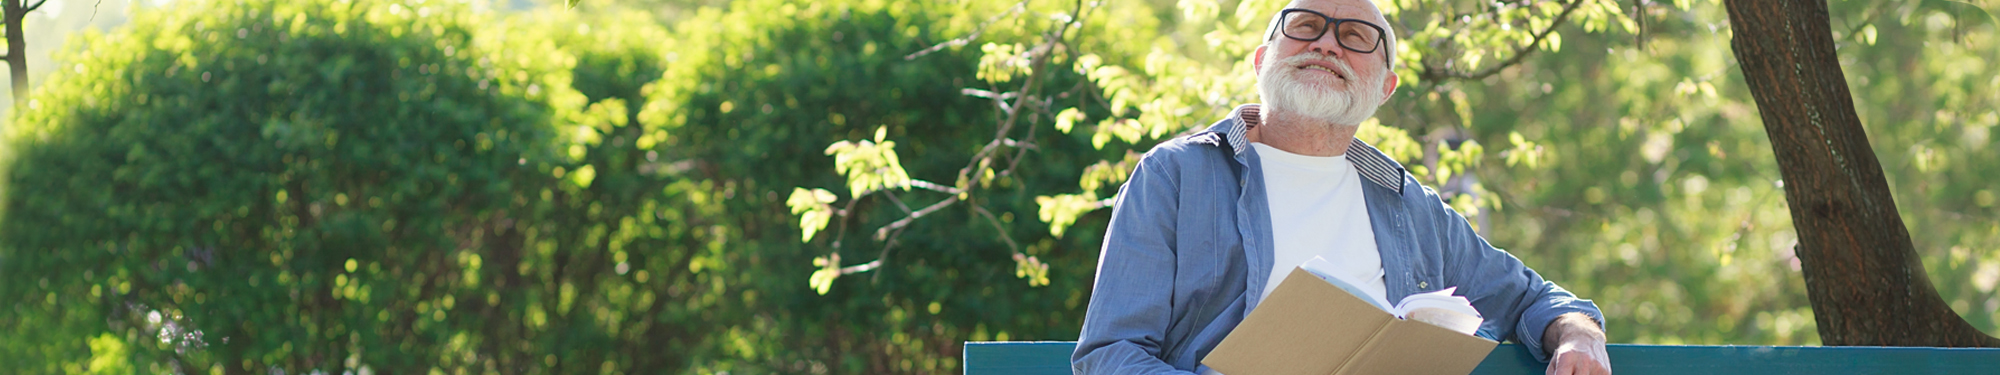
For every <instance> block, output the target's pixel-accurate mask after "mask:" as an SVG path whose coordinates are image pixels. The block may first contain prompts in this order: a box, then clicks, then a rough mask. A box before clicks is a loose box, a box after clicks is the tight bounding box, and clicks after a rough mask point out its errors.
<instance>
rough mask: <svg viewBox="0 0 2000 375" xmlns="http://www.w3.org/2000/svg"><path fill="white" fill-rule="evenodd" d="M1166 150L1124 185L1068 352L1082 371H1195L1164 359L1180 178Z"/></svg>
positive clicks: (1142, 165)
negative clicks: (1078, 329) (1087, 302)
mask: <svg viewBox="0 0 2000 375" xmlns="http://www.w3.org/2000/svg"><path fill="white" fill-rule="evenodd" d="M1167 157H1168V155H1167V154H1166V153H1160V152H1157V150H1156V152H1152V153H1148V155H1147V156H1146V157H1145V158H1142V159H1140V161H1139V166H1138V167H1137V168H1134V170H1133V171H1132V177H1131V179H1130V180H1128V181H1126V182H1125V185H1124V186H1122V187H1120V188H1119V192H1118V198H1117V200H1116V201H1115V203H1114V204H1113V206H1112V207H1113V208H1112V211H1111V223H1110V226H1109V227H1108V228H1107V229H1106V230H1105V236H1104V237H1105V238H1104V248H1103V251H1102V252H1101V253H1100V255H1099V258H1098V261H1097V281H1096V284H1095V285H1094V286H1093V288H1092V291H1091V293H1090V305H1089V306H1088V308H1087V309H1086V310H1085V312H1084V314H1085V315H1084V319H1083V332H1082V335H1081V337H1079V338H1078V342H1077V347H1076V352H1075V353H1073V354H1071V357H1070V365H1071V369H1072V370H1074V371H1075V372H1076V373H1077V374H1134V373H1145V374H1158V373H1175V374H1192V373H1189V372H1186V371H1182V370H1179V369H1175V368H1174V367H1172V366H1170V365H1168V364H1167V363H1166V362H1165V361H1162V360H1161V358H1162V352H1163V351H1164V350H1167V349H1166V348H1165V346H1167V343H1166V335H1167V330H1168V329H1169V325H1170V324H1171V322H1172V321H1173V317H1172V315H1173V311H1172V309H1173V307H1174V300H1173V293H1174V290H1173V288H1172V285H1174V280H1173V277H1174V272H1175V257H1176V250H1175V249H1174V245H1173V244H1174V241H1175V225H1176V224H1175V217H1176V216H1177V212H1178V210H1179V205H1178V203H1179V202H1178V199H1177V198H1176V197H1177V196H1179V194H1178V192H1177V190H1178V189H1179V181H1178V180H1179V177H1180V176H1179V175H1178V173H1177V171H1176V170H1175V169H1174V168H1171V167H1170V166H1171V165H1172V163H1171V162H1169V161H1165V160H1162V159H1166V158H1167ZM1163 167H1166V168H1163Z"/></svg>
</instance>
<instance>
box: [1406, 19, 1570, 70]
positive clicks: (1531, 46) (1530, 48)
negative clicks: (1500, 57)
mask: <svg viewBox="0 0 2000 375" xmlns="http://www.w3.org/2000/svg"><path fill="white" fill-rule="evenodd" d="M1584 1H1586V0H1570V2H1569V4H1565V5H1563V11H1562V13H1558V14H1556V19H1555V20H1554V21H1551V22H1549V27H1548V28H1544V29H1542V31H1539V32H1536V33H1535V40H1534V41H1531V42H1528V44H1523V45H1520V46H1516V47H1514V56H1513V57H1509V58H1507V60H1506V61H1501V62H1500V63H1499V64H1496V65H1493V66H1488V67H1486V69H1484V70H1480V71H1477V72H1472V73H1465V72H1457V71H1452V70H1451V68H1445V67H1438V66H1434V65H1429V64H1425V65H1424V66H1423V67H1424V68H1423V70H1419V71H1417V78H1418V79H1419V80H1422V81H1439V80H1444V79H1465V80H1479V79H1485V78H1486V77H1491V76H1493V75H1494V74H1499V73H1500V71H1501V70H1503V69H1507V68H1508V67H1512V66H1514V65H1518V64H1520V63H1521V60H1522V59H1525V58H1527V57H1528V55H1530V54H1533V53H1534V52H1535V46H1538V45H1541V44H1542V41H1544V40H1546V39H1548V37H1549V34H1550V33H1554V32H1555V31H1556V28H1557V27H1562V25H1563V22H1565V21H1567V20H1569V15H1570V13H1574V12H1576V8H1577V7H1578V6H1581V5H1583V2H1584Z"/></svg>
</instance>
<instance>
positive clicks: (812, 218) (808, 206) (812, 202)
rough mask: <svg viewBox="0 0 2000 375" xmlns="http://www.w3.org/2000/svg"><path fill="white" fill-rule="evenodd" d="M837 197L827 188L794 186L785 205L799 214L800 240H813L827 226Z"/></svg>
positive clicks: (794, 213) (793, 212) (795, 213)
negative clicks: (809, 188)
mask: <svg viewBox="0 0 2000 375" xmlns="http://www.w3.org/2000/svg"><path fill="white" fill-rule="evenodd" d="M835 198H836V197H834V195H833V192H830V191H826V189H812V190H806V189H805V188H792V196H791V198H788V199H786V200H785V205H787V206H791V207H792V214H793V215H799V230H800V231H802V233H801V234H800V235H799V241H800V242H812V239H813V235H814V234H817V233H819V231H820V230H821V229H825V228H826V223H827V221H828V220H831V219H833V214H834V210H833V206H831V205H829V204H830V203H833V201H834V199H835ZM822 293H824V292H822Z"/></svg>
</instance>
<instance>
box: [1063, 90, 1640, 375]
mask: <svg viewBox="0 0 2000 375" xmlns="http://www.w3.org/2000/svg"><path fill="white" fill-rule="evenodd" d="M1256 109H1257V107H1256V106H1255V105H1245V106H1241V107H1237V109H1236V110H1235V111H1233V112H1232V113H1231V114H1230V116H1229V118H1226V119H1223V120H1222V121H1220V122H1217V123H1216V124H1215V125H1213V126H1210V127H1209V128H1208V129H1207V130H1206V131H1204V132H1201V133H1197V134H1195V135H1192V136H1187V137H1182V138H1177V139H1174V140H1171V141H1168V142H1166V143H1163V144H1161V145H1159V146H1157V147H1154V148H1153V150H1152V151H1149V152H1147V153H1146V156H1145V157H1144V158H1141V159H1140V160H1139V166H1138V167H1137V168H1134V169H1133V171H1132V177H1131V179H1129V180H1127V181H1126V182H1125V185H1124V186H1123V187H1121V188H1120V189H1119V192H1118V198H1117V200H1116V203H1115V204H1114V205H1113V209H1112V213H1111V223H1110V227H1109V228H1108V229H1107V230H1106V233H1105V239H1104V249H1103V252H1102V253H1101V254H1100V258H1099V259H1098V264H1097V282H1096V285H1095V286H1094V287H1093V290H1092V291H1091V295H1090V305H1089V307H1088V310H1087V311H1086V312H1085V315H1084V319H1083V334H1082V337H1080V338H1079V339H1078V343H1077V348H1076V352H1075V353H1074V354H1072V356H1071V357H1070V361H1071V366H1072V368H1073V369H1074V370H1075V371H1076V373H1078V374H1134V373H1146V374H1154V373H1186V372H1196V371H1200V370H1202V369H1203V367H1202V366H1201V365H1200V362H1201V358H1202V357H1204V356H1207V355H1208V353H1209V351H1210V350H1213V349H1215V345H1216V344H1217V343H1220V342H1221V341H1222V338H1223V337H1224V336H1227V335H1229V331H1230V330H1233V329H1235V328H1236V325H1237V324H1238V323H1241V322H1242V321H1243V317H1244V316H1246V315H1248V314H1249V312H1250V311H1251V310H1253V309H1256V308H1257V306H1256V301H1254V298H1252V296H1257V295H1261V294H1262V293H1263V290H1264V288H1267V287H1271V286H1269V285H1264V284H1265V283H1266V282H1267V279H1266V278H1267V277H1268V276H1269V275H1270V274H1271V267H1293V266H1296V265H1274V264H1271V262H1272V260H1271V259H1272V257H1273V256H1274V255H1273V252H1272V248H1271V246H1272V235H1271V225H1270V222H1271V217H1270V205H1269V203H1267V202H1266V197H1265V193H1264V192H1265V190H1264V186H1263V182H1264V177H1263V172H1262V170H1261V168H1260V167H1259V165H1260V163H1258V162H1257V160H1258V159H1257V153H1256V152H1255V151H1254V149H1253V148H1252V147H1250V145H1249V142H1248V140H1247V139H1246V138H1245V134H1246V133H1247V130H1248V127H1247V126H1245V122H1246V121H1248V122H1250V123H1251V124H1254V123H1255V121H1256V119H1257V117H1256V114H1257V111H1256ZM1347 155H1348V160H1349V161H1351V162H1353V163H1354V166H1355V169H1356V170H1357V171H1358V173H1361V175H1362V177H1363V179H1364V180H1366V181H1369V183H1363V184H1362V186H1363V188H1362V195H1363V196H1364V197H1365V199H1366V200H1367V206H1368V219H1369V222H1370V223H1371V225H1372V227H1373V228H1372V230H1373V231H1374V232H1375V243H1376V247H1377V249H1378V251H1380V252H1381V256H1382V270H1383V271H1384V275H1385V276H1384V280H1383V281H1384V284H1386V286H1387V289H1388V296H1387V297H1389V300H1390V301H1397V300H1401V299H1402V298H1403V297H1404V296H1408V295H1410V294H1414V293H1422V292H1429V291H1435V290H1438V289H1443V288H1446V287H1452V286H1457V287H1458V293H1459V294H1461V295H1464V296H1465V297H1466V298H1467V299H1470V300H1471V301H1472V305H1473V307H1475V308H1478V309H1479V313H1480V314H1481V315H1484V316H1485V318H1486V322H1485V324H1483V325H1481V326H1480V327H1479V331H1478V333H1477V334H1478V335H1479V336H1480V337H1485V338H1488V339H1493V340H1496V341H1500V340H1513V341H1514V342H1517V343H1520V344H1521V345H1523V346H1526V347H1527V349H1528V351H1529V352H1531V353H1534V354H1535V358H1536V359H1537V360H1540V361H1543V362H1547V361H1548V358H1547V356H1546V355H1545V354H1543V349H1542V342H1541V340H1542V331H1543V329H1545V328H1546V327H1547V326H1548V324H1549V322H1550V321H1552V320H1553V319H1555V317H1556V316H1557V315H1562V314H1564V313H1571V312H1581V313H1584V314H1588V315H1589V316H1590V317H1591V318H1592V319H1594V320H1596V321H1597V322H1599V324H1600V325H1601V324H1602V322H1603V321H1604V316H1603V314H1601V313H1599V312H1598V310H1597V305H1596V304H1593V303H1591V302H1590V301H1589V300H1584V299H1578V298H1576V296H1575V295H1572V294H1570V293H1569V292H1568V291H1565V290H1563V288H1562V287H1559V286H1556V284H1555V283H1552V282H1549V281H1547V280H1543V279H1542V277H1541V275H1538V274H1536V273H1535V271H1534V270H1530V269H1528V267H1527V266H1524V265H1522V264H1521V261H1520V259H1516V258H1514V256H1513V255H1510V254H1508V253H1507V252H1506V251H1503V250H1500V249H1497V248H1494V247H1493V246H1492V245H1490V244H1487V243H1486V240H1485V239H1482V238H1480V237H1479V234H1478V233H1477V232H1474V231H1473V229H1472V227H1471V226H1470V225H1468V224H1467V223H1466V221H1465V218H1464V217H1463V216H1460V215H1459V214H1458V212H1456V211H1454V210H1452V208H1451V207H1450V206H1448V205H1446V204H1445V203H1444V201H1442V200H1441V199H1439V197H1438V194H1437V192H1435V191H1432V190H1431V189H1430V188H1427V187H1424V186H1423V185H1421V184H1418V183H1417V180H1416V178H1415V177H1413V176H1411V175H1410V174H1409V173H1408V172H1406V171H1404V170H1403V168H1402V166H1401V165H1400V164H1397V163H1396V162H1395V161H1394V160H1390V159H1389V157H1388V156H1386V155H1383V154H1382V152H1381V151H1379V150H1376V149H1375V148H1374V147H1373V146H1369V145H1368V144H1367V143H1365V142H1362V141H1360V140H1355V141H1354V143H1353V145H1352V146H1350V147H1349V148H1348V150H1347Z"/></svg>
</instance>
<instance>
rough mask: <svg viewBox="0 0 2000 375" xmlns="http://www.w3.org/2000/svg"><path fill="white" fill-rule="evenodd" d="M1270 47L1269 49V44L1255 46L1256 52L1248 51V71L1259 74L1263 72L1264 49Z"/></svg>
mask: <svg viewBox="0 0 2000 375" xmlns="http://www.w3.org/2000/svg"><path fill="white" fill-rule="evenodd" d="M1270 47H1271V45H1269V44H1266V45H1261V46H1257V50H1256V51H1250V68H1251V69H1250V70H1251V71H1255V72H1261V71H1264V49H1265V48H1270Z"/></svg>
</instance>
